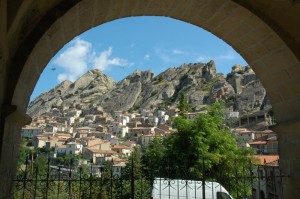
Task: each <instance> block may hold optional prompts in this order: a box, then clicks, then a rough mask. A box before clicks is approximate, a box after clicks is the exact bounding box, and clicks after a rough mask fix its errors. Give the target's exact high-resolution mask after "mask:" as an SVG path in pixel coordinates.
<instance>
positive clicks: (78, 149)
mask: <svg viewBox="0 0 300 199" xmlns="http://www.w3.org/2000/svg"><path fill="white" fill-rule="evenodd" d="M81 153H82V144H80V143H76V142H69V143H67V144H66V154H67V155H68V154H70V155H79V154H81Z"/></svg>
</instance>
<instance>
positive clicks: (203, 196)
mask: <svg viewBox="0 0 300 199" xmlns="http://www.w3.org/2000/svg"><path fill="white" fill-rule="evenodd" d="M202 198H203V199H205V164H204V158H202Z"/></svg>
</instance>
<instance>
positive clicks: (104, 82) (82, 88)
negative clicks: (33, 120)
mask: <svg viewBox="0 0 300 199" xmlns="http://www.w3.org/2000/svg"><path fill="white" fill-rule="evenodd" d="M114 87H115V82H114V81H113V79H112V78H111V77H108V76H106V75H105V74H103V73H102V72H101V71H99V70H97V69H94V70H91V71H89V72H87V73H86V74H84V75H83V76H81V77H80V78H79V79H78V80H76V81H75V82H74V83H72V82H70V81H63V82H62V83H60V84H59V85H57V86H56V87H55V88H53V89H51V90H50V91H48V92H46V93H43V94H41V95H40V96H38V97H37V98H36V99H34V100H33V101H32V102H30V104H29V107H28V110H27V113H28V114H29V115H31V116H34V115H40V114H43V113H45V112H49V111H50V110H51V108H54V107H62V106H70V105H71V104H74V103H75V104H76V103H78V104H82V105H83V106H89V105H90V104H92V103H93V102H94V101H95V100H97V99H98V98H100V97H102V96H103V95H104V94H105V93H107V92H108V91H110V90H111V89H113V88H114Z"/></svg>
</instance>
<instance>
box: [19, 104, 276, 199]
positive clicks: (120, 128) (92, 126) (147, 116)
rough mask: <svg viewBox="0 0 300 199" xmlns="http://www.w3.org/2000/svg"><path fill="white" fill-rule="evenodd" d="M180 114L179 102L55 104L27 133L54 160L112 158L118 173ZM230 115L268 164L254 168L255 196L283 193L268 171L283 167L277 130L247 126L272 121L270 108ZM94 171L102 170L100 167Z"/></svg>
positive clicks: (98, 163) (98, 162)
mask: <svg viewBox="0 0 300 199" xmlns="http://www.w3.org/2000/svg"><path fill="white" fill-rule="evenodd" d="M185 114H186V117H188V118H190V119H191V120H193V118H194V117H195V116H197V115H198V114H205V111H202V112H188V113H185ZM177 116H178V109H177V108H176V107H169V108H168V109H164V110H162V109H159V108H158V107H152V109H149V110H148V109H140V110H136V111H130V113H129V112H125V111H123V112H121V111H115V112H113V114H112V115H110V114H108V113H106V112H105V111H103V109H102V108H101V107H97V106H96V105H91V106H90V107H88V108H86V107H84V106H82V105H81V104H76V103H75V102H74V103H73V104H72V105H71V106H69V107H63V108H61V107H60V108H56V107H54V108H52V109H51V111H50V112H49V113H44V114H42V115H40V116H37V117H34V118H33V119H32V122H31V124H30V125H27V126H24V127H23V128H22V137H23V138H25V139H27V142H28V145H31V146H32V147H33V148H34V149H43V150H44V151H47V152H50V154H51V158H53V159H55V158H59V157H65V156H68V155H69V156H77V157H80V162H81V164H87V165H89V166H91V167H95V168H99V167H103V166H104V164H105V162H106V161H110V162H112V164H113V165H112V166H113V171H114V174H115V175H119V174H120V171H121V168H124V167H125V166H126V160H127V158H128V157H129V156H130V154H131V153H132V152H133V151H134V150H135V149H142V148H145V147H147V145H148V144H149V143H150V142H151V141H152V140H153V139H154V138H155V137H166V136H168V135H171V134H172V133H173V132H174V131H175V129H173V128H172V122H171V121H172V118H175V117H177ZM227 117H231V118H235V119H236V120H237V121H239V122H237V123H238V126H239V127H237V128H232V134H233V135H234V136H236V140H237V143H238V145H239V147H242V148H245V147H251V148H253V149H254V150H255V151H256V155H255V156H256V157H257V158H258V160H259V164H260V165H261V166H262V167H261V169H260V170H257V171H254V173H255V175H257V176H258V179H260V180H259V181H257V182H256V183H255V184H254V185H253V193H254V195H257V194H266V195H274V196H276V195H278V194H279V193H278V192H279V191H280V189H278V186H280V184H276V183H275V184H274V183H273V181H272V184H268V182H267V180H268V179H269V178H268V177H267V176H272V175H274V172H275V173H279V172H280V171H279V156H278V141H277V135H276V133H275V132H273V131H272V130H269V129H264V130H250V129H248V128H247V127H249V126H253V125H254V126H255V124H258V123H260V122H266V121H267V123H269V122H270V121H269V120H270V118H269V117H268V115H267V114H265V113H264V114H262V115H259V114H257V115H255V116H248V117H246V118H245V117H239V113H238V112H231V113H229V114H228V116H227ZM65 166H67V165H65ZM54 167H55V165H54ZM93 172H95V173H94V175H99V173H97V172H99V170H97V169H96V170H93ZM262 176H266V177H265V178H264V177H262ZM278 183H279V182H278ZM262 192H263V193H262Z"/></svg>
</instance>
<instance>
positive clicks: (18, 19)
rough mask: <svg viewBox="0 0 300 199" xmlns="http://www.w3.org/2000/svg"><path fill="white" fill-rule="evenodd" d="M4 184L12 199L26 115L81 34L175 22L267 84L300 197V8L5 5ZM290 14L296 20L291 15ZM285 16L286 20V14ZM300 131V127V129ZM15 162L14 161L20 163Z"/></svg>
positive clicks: (193, 3)
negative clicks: (236, 57) (220, 44)
mask: <svg viewBox="0 0 300 199" xmlns="http://www.w3.org/2000/svg"><path fill="white" fill-rule="evenodd" d="M0 5H2V7H1V6H0V13H1V15H0V17H1V18H0V19H1V23H2V22H3V24H4V26H3V27H1V28H0V37H1V38H6V39H7V40H6V41H2V40H1V41H0V56H1V57H0V64H1V68H2V67H3V69H2V71H3V72H2V71H0V72H2V73H0V74H1V77H2V79H1V80H0V81H1V86H0V89H1V93H0V100H1V101H0V103H1V105H2V109H1V115H0V116H1V121H0V131H1V140H0V144H1V145H0V147H1V151H0V155H1V156H0V158H1V163H0V172H1V173H0V175H1V178H2V177H3V179H4V180H3V181H1V182H0V187H1V188H0V190H1V192H0V196H1V198H2V197H3V198H9V196H10V194H11V188H12V178H13V176H14V172H15V167H16V159H17V157H16V154H17V153H18V145H19V143H18V142H19V141H18V140H19V138H20V135H19V130H20V127H21V126H22V125H23V124H25V123H26V122H28V121H30V119H29V118H28V117H27V116H26V114H25V113H26V108H27V105H28V102H29V98H30V95H31V93H32V91H33V89H34V86H35V84H36V82H37V80H38V78H39V75H40V74H41V73H42V71H43V69H44V67H45V66H46V64H47V63H48V61H49V60H50V59H51V58H52V57H53V56H54V54H55V53H56V52H57V51H58V50H59V49H60V48H61V47H62V46H63V45H64V44H66V43H67V42H68V41H70V40H71V39H72V38H74V37H75V36H77V35H79V34H80V33H82V32H84V31H86V30H88V29H90V28H92V27H94V26H98V25H101V24H103V23H106V22H109V21H111V20H114V19H118V18H123V17H130V16H142V15H149V16H167V17H172V18H176V19H179V20H182V21H185V22H188V23H191V24H194V25H196V26H199V27H202V28H204V29H206V30H208V31H210V32H211V33H213V34H215V35H216V36H218V37H220V38H221V39H223V40H224V41H226V42H227V43H228V44H230V45H231V46H232V47H233V48H235V50H236V51H237V52H239V53H240V54H241V55H242V56H243V57H244V58H245V59H246V60H247V62H248V63H249V64H250V66H251V67H252V68H253V70H254V71H255V72H256V74H257V75H258V77H260V79H261V81H262V83H263V85H264V87H265V88H266V91H267V94H268V96H269V98H270V101H271V103H272V106H273V109H274V112H275V114H276V119H277V121H278V123H279V126H278V127H277V128H276V129H275V130H276V131H277V132H279V139H280V149H281V151H280V157H281V163H282V165H283V167H282V168H283V171H284V173H285V174H289V175H291V177H290V178H289V179H287V180H285V181H284V194H285V197H286V198H293V197H295V196H296V195H297V194H295V192H297V193H298V192H300V189H299V185H297V184H298V183H293V182H298V181H299V178H300V177H299V174H300V172H299V169H298V168H299V167H300V155H299V154H298V153H297V152H298V149H299V148H300V147H299V146H300V134H299V133H297V130H298V128H299V127H300V126H299V125H300V123H299V122H298V121H299V116H300V114H298V112H299V111H300V103H299V99H300V87H298V85H299V83H300V63H299V58H300V47H299V42H300V35H299V33H300V30H298V29H299V28H293V25H294V26H297V22H298V21H297V19H298V18H299V14H297V13H300V12H299V11H300V7H299V4H297V2H296V1H291V0H282V1H278V2H277V3H272V2H271V3H265V1H263V0H257V1H256V2H252V3H250V2H248V3H247V2H244V1H239V0H234V1H231V0H224V1H219V0H213V1H199V0H186V1H182V0H165V1H160V0H148V1H141V0H132V1H125V0H123V1H119V0H111V1H99V0H72V1H62V0H57V1H55V2H52V1H51V2H50V3H49V2H47V3H45V2H36V1H26V2H22V1H20V0H16V1H15V4H12V3H11V2H10V1H5V0H2V1H0ZM283 11H284V12H287V11H289V13H288V14H290V15H291V17H289V16H290V15H287V14H285V15H284V14H283ZM280 13H281V14H282V15H281V16H280V15H279V14H280ZM298 126H299V127H298ZM12 157H13V158H12Z"/></svg>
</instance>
